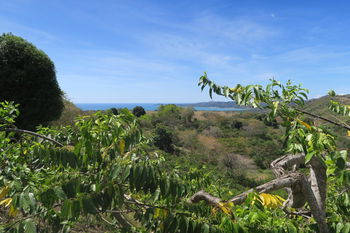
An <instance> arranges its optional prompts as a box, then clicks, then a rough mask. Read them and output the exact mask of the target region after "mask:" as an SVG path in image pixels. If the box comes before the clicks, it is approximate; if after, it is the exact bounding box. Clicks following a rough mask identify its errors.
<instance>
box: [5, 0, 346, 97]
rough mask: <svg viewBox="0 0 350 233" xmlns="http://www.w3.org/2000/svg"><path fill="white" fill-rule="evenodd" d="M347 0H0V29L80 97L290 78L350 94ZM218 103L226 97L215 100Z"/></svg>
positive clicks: (318, 89)
mask: <svg viewBox="0 0 350 233" xmlns="http://www.w3.org/2000/svg"><path fill="white" fill-rule="evenodd" d="M349 10H350V5H349V3H347V2H346V1H344V2H340V1H337V2H334V1H332V2H331V1H233V0H228V1H224V0H222V1H209V0H202V1H196V0H192V1H186V0H178V1H165V0H163V1H160V0H158V1H151V0H144V1H137V0H133V1H127V0H124V1H117V0H99V1H96V0H84V1H82V0H79V1H78V0H60V1H58V0H50V1H48V0H11V1H5V0H1V1H0V32H12V33H13V34H15V35H19V36H22V37H23V38H25V39H27V40H28V41H30V42H32V43H33V44H34V45H36V46H37V47H38V48H40V49H42V50H44V51H45V52H46V53H47V54H48V55H49V56H50V57H51V59H52V60H53V61H54V63H55V65H56V70H57V79H58V82H59V84H60V86H61V88H62V89H63V90H64V92H65V93H66V95H67V96H68V97H69V98H70V99H71V100H72V101H74V102H76V103H108V102H109V103H111V102H119V103H135V102H137V103H151V102H163V103H166V102H172V103H180V102H197V101H207V100H209V97H208V94H207V93H206V92H205V93H204V92H203V93H201V91H200V89H199V88H198V87H197V82H198V78H199V77H200V76H201V75H202V74H203V72H204V71H206V72H207V73H208V75H209V77H210V78H211V79H212V80H215V81H216V82H217V83H218V84H223V85H232V86H233V85H235V84H237V83H241V84H255V83H259V84H266V83H267V81H268V79H269V78H272V77H274V78H276V79H278V80H281V81H286V80H288V79H291V80H292V81H293V82H294V83H302V84H303V85H304V86H305V87H306V88H308V89H309V90H310V95H311V97H319V96H322V95H325V94H326V93H327V91H328V90H329V89H334V90H335V91H336V92H337V93H340V94H345V93H350V30H349V25H350V16H349V14H348V12H349ZM214 99H215V100H223V99H221V98H218V97H215V98H214Z"/></svg>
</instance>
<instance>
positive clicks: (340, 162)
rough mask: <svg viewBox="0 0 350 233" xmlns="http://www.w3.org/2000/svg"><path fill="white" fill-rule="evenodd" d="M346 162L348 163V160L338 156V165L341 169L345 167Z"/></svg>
mask: <svg viewBox="0 0 350 233" xmlns="http://www.w3.org/2000/svg"><path fill="white" fill-rule="evenodd" d="M345 164H346V162H345V160H344V159H343V158H341V157H339V158H337V162H336V165H337V167H338V168H339V169H340V170H343V169H344V168H345Z"/></svg>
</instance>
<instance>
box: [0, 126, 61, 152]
mask: <svg viewBox="0 0 350 233" xmlns="http://www.w3.org/2000/svg"><path fill="white" fill-rule="evenodd" d="M0 130H1V131H6V132H16V133H25V134H29V135H32V136H35V137H38V138H42V139H45V140H47V141H50V142H53V143H55V144H56V145H58V146H60V147H63V144H61V143H59V142H58V141H56V140H53V139H52V138H49V137H47V136H44V135H41V134H38V133H34V132H32V131H29V130H24V129H15V128H0Z"/></svg>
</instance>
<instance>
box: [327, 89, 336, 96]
mask: <svg viewBox="0 0 350 233" xmlns="http://www.w3.org/2000/svg"><path fill="white" fill-rule="evenodd" d="M328 95H329V96H332V97H333V96H335V95H336V93H335V91H334V90H330V91H328Z"/></svg>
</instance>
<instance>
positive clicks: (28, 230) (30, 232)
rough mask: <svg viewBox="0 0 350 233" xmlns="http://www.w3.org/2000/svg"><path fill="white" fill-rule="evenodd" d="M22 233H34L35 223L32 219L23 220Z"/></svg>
mask: <svg viewBox="0 0 350 233" xmlns="http://www.w3.org/2000/svg"><path fill="white" fill-rule="evenodd" d="M24 233H36V224H35V223H34V221H33V220H32V219H27V220H25V221H24Z"/></svg>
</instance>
